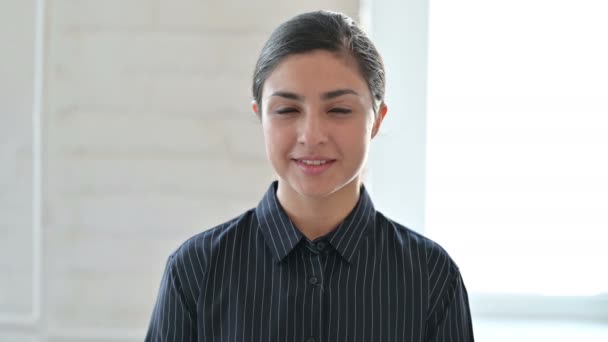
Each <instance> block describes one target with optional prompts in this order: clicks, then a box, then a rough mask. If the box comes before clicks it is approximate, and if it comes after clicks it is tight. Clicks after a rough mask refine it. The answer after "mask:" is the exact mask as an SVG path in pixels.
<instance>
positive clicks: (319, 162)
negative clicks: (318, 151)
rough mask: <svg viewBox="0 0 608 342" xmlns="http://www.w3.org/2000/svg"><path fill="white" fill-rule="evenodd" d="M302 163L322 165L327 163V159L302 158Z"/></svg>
mask: <svg viewBox="0 0 608 342" xmlns="http://www.w3.org/2000/svg"><path fill="white" fill-rule="evenodd" d="M300 161H301V162H302V163H304V164H306V165H321V164H325V163H327V160H304V159H302V160H300Z"/></svg>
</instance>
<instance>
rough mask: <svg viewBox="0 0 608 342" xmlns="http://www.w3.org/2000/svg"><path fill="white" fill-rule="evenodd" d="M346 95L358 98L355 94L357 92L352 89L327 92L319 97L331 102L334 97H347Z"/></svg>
mask: <svg viewBox="0 0 608 342" xmlns="http://www.w3.org/2000/svg"><path fill="white" fill-rule="evenodd" d="M348 94H352V95H357V96H359V94H357V92H356V91H354V90H352V89H338V90H333V91H328V92H327V93H323V95H321V99H323V100H331V99H333V98H336V97H339V96H342V95H348Z"/></svg>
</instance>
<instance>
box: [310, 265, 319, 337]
mask: <svg viewBox="0 0 608 342" xmlns="http://www.w3.org/2000/svg"><path fill="white" fill-rule="evenodd" d="M308 282H309V283H311V284H312V285H317V284H318V283H319V278H317V277H314V276H313V277H310V278H308ZM311 338H312V337H311ZM309 340H310V339H309ZM313 341H314V339H313Z"/></svg>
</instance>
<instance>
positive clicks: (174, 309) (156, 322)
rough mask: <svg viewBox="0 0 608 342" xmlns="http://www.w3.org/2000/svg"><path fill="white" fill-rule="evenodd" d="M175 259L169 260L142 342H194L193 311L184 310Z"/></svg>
mask: <svg viewBox="0 0 608 342" xmlns="http://www.w3.org/2000/svg"><path fill="white" fill-rule="evenodd" d="M179 275H180V272H179V270H178V269H177V267H176V263H175V258H174V257H173V256H171V257H169V260H168V261H167V266H166V267H165V272H164V273H163V277H162V280H161V284H160V289H159V292H158V296H157V298H156V304H155V305H154V310H153V312H152V318H151V320H150V325H149V327H148V333H147V334H146V338H145V342H174V341H183V342H195V341H196V340H197V330H196V329H197V326H196V311H195V310H194V309H192V308H188V305H187V302H186V297H185V296H184V293H183V288H182V286H181V284H182V282H181V281H180V277H179Z"/></svg>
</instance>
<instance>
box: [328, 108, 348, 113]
mask: <svg viewBox="0 0 608 342" xmlns="http://www.w3.org/2000/svg"><path fill="white" fill-rule="evenodd" d="M329 111H330V112H332V113H339V114H349V113H351V112H352V110H350V109H348V108H332V109H330V110H329Z"/></svg>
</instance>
